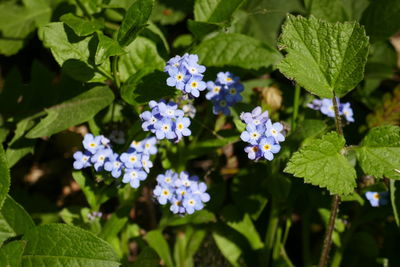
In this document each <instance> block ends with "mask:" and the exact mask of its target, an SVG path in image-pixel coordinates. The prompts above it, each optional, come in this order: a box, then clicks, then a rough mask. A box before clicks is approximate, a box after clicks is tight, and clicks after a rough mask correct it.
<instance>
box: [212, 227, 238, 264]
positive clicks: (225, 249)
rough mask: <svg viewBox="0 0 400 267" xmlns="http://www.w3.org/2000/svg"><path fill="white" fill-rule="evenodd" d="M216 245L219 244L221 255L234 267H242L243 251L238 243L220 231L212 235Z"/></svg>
mask: <svg viewBox="0 0 400 267" xmlns="http://www.w3.org/2000/svg"><path fill="white" fill-rule="evenodd" d="M212 236H213V238H214V241H215V243H216V244H217V246H218V248H219V250H220V251H221V253H222V254H223V255H224V256H225V258H226V259H227V260H228V261H229V262H230V264H232V266H234V267H240V266H242V265H240V264H239V259H240V256H241V255H242V250H241V248H240V247H239V246H238V244H237V243H236V242H234V241H233V240H231V239H230V238H229V236H227V235H226V234H224V233H223V232H220V231H214V232H213V234H212Z"/></svg>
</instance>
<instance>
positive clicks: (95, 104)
mask: <svg viewBox="0 0 400 267" xmlns="http://www.w3.org/2000/svg"><path fill="white" fill-rule="evenodd" d="M113 100H114V94H113V93H112V91H111V90H110V89H109V88H108V87H103V86H97V87H94V88H93V89H90V90H89V91H87V92H84V93H82V94H80V95H78V96H77V97H74V98H72V99H70V100H68V101H66V102H63V103H61V104H59V105H56V106H53V107H51V108H49V109H46V113H47V116H46V117H45V118H44V119H42V120H41V121H40V122H39V124H38V125H36V126H35V127H34V128H33V129H32V130H30V131H29V132H28V133H27V135H26V137H28V138H38V137H41V136H50V135H52V134H54V133H58V132H60V131H63V130H65V129H67V128H68V127H70V126H74V125H77V124H80V123H83V122H85V121H87V120H89V119H91V118H93V116H94V115H96V114H97V113H98V112H99V111H100V110H102V109H103V108H105V107H107V106H108V105H109V104H111V103H112V101H113Z"/></svg>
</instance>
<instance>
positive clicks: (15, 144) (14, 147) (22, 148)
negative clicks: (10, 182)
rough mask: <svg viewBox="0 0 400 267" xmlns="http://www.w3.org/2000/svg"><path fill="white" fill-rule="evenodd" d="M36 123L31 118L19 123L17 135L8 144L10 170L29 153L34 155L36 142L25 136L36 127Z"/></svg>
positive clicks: (7, 153)
mask: <svg viewBox="0 0 400 267" xmlns="http://www.w3.org/2000/svg"><path fill="white" fill-rule="evenodd" d="M34 124H35V123H34V121H33V120H31V119H30V118H27V119H24V120H22V121H20V122H18V123H17V128H16V129H15V135H14V137H13V139H12V140H11V141H10V143H9V144H8V148H7V150H6V157H7V161H8V165H9V168H11V167H12V166H14V165H15V164H16V163H17V162H18V161H19V160H20V159H21V158H23V157H24V156H26V155H27V154H29V153H33V149H34V145H35V144H36V140H32V139H27V138H25V137H24V134H25V133H26V132H27V131H28V130H30V129H31V128H32V127H33V126H34Z"/></svg>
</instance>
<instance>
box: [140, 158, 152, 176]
mask: <svg viewBox="0 0 400 267" xmlns="http://www.w3.org/2000/svg"><path fill="white" fill-rule="evenodd" d="M141 164H142V168H143V169H144V170H145V171H146V172H147V173H149V172H150V168H152V167H153V162H151V160H150V156H149V155H146V154H143V155H142V158H141Z"/></svg>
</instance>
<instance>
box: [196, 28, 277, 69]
mask: <svg viewBox="0 0 400 267" xmlns="http://www.w3.org/2000/svg"><path fill="white" fill-rule="evenodd" d="M194 53H196V54H198V55H199V58H200V62H201V63H202V64H204V65H207V66H215V67H222V66H235V67H241V68H247V69H255V70H256V69H259V68H262V67H264V68H267V67H269V66H271V65H272V64H274V63H276V62H277V61H278V60H279V59H280V55H279V53H277V52H276V50H275V49H273V48H271V47H270V46H268V45H267V44H265V43H262V42H260V41H258V40H256V39H253V38H251V37H248V36H245V35H242V34H233V33H225V34H218V35H217V36H215V37H213V38H211V39H207V40H204V41H203V42H202V43H201V44H200V45H199V46H197V47H196V48H195V49H194Z"/></svg>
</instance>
